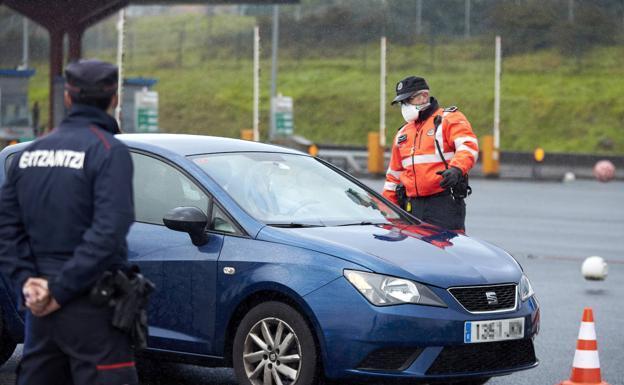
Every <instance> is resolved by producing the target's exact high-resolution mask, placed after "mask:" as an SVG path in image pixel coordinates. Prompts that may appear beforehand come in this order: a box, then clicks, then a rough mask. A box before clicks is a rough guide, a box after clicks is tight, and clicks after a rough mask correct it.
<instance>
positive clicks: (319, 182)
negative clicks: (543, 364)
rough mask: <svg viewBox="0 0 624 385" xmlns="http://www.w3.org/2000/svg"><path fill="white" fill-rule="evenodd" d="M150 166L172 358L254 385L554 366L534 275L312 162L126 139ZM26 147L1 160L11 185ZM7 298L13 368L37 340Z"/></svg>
mask: <svg viewBox="0 0 624 385" xmlns="http://www.w3.org/2000/svg"><path fill="white" fill-rule="evenodd" d="M118 138H120V139H121V140H122V141H123V142H125V143H126V144H127V145H128V147H129V148H130V150H131V152H132V158H133V161H134V166H135V179H134V193H135V206H136V223H134V225H133V226H132V228H131V230H130V233H129V235H128V245H129V257H130V259H131V262H133V263H135V264H137V265H139V266H140V268H141V270H142V271H143V272H144V274H145V275H146V276H147V277H149V278H150V279H151V280H152V281H153V282H154V283H155V284H156V286H157V290H156V292H155V293H154V295H153V296H152V299H151V302H150V309H149V324H150V327H149V347H148V349H147V351H146V354H148V355H149V356H151V357H153V358H156V359H163V360H176V361H183V362H191V363H195V364H201V365H208V366H231V367H233V368H234V371H235V374H236V376H237V378H238V381H239V382H240V384H245V385H273V384H275V385H282V384H283V385H310V384H315V383H318V382H319V381H321V379H323V378H326V379H333V380H338V381H339V382H343V381H347V380H355V381H360V380H371V379H372V380H380V381H382V380H391V381H395V380H401V379H405V380H408V381H410V382H411V383H417V382H431V381H433V382H436V383H437V382H452V383H458V384H483V383H485V382H486V381H487V380H488V379H489V378H490V377H492V376H499V375H506V374H510V373H513V372H516V371H518V370H523V369H530V368H534V367H536V366H537V365H538V360H537V358H536V357H535V351H534V347H533V340H534V338H535V336H536V335H537V333H538V330H539V319H540V311H539V304H538V302H537V299H536V298H535V295H534V293H533V289H532V288H531V284H530V282H529V279H528V278H527V277H526V275H525V274H524V273H523V271H522V267H521V266H520V265H519V264H518V263H517V262H516V260H514V258H512V257H511V256H510V255H509V254H508V253H506V252H505V251H503V250H501V249H499V248H497V247H495V246H492V245H489V244H487V243H485V242H482V241H479V240H476V239H474V238H471V237H468V236H466V235H462V234H460V233H457V232H453V231H449V230H445V229H442V228H439V227H435V226H432V225H429V224H427V223H424V222H421V221H419V220H418V219H417V218H415V217H412V216H410V215H409V214H407V213H405V212H404V211H402V210H400V209H399V208H397V207H396V206H394V205H393V204H392V203H390V202H389V201H387V200H386V199H384V198H383V197H382V196H381V195H380V194H378V193H377V192H375V191H372V190H371V189H370V188H368V187H366V186H365V185H363V184H362V183H360V182H358V181H357V180H356V179H354V178H353V177H351V176H349V175H348V174H346V173H344V172H342V171H341V170H339V169H337V168H336V167H334V166H332V165H331V164H328V163H326V162H324V161H322V160H320V159H317V158H314V157H311V156H309V155H307V154H304V153H301V152H298V151H294V150H290V149H286V148H281V147H277V146H272V145H267V144H261V143H254V142H247V141H240V140H234V139H226V138H216V137H207V136H191V135H170V134H124V135H119V136H118ZM24 146H25V145H24V144H20V145H15V146H11V147H8V148H6V149H4V150H3V151H2V152H1V153H0V162H1V166H2V167H0V181H3V180H4V176H5V174H4V173H5V170H6V169H7V166H8V164H9V163H10V162H13V161H15V159H17V158H18V157H19V152H20V150H22V149H23V148H24ZM11 293H13V290H11V288H10V287H9V285H8V282H7V281H6V279H3V282H2V284H1V285H0V304H1V307H2V308H1V310H2V332H1V336H0V341H1V346H0V359H2V360H6V359H8V358H9V357H10V355H11V353H12V352H13V350H14V348H15V344H16V343H19V342H20V341H22V340H23V315H22V314H20V312H19V311H18V310H17V306H16V303H15V299H14V298H13V296H12V295H11Z"/></svg>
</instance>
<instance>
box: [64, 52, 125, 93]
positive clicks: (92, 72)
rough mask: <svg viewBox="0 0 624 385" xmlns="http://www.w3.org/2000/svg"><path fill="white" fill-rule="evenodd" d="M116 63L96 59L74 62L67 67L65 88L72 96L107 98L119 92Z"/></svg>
mask: <svg viewBox="0 0 624 385" xmlns="http://www.w3.org/2000/svg"><path fill="white" fill-rule="evenodd" d="M118 76H119V70H118V68H117V66H116V65H113V64H111V63H107V62H104V61H100V60H95V59H83V60H79V61H76V62H72V63H70V64H69V65H67V68H66V69H65V78H66V79H67V83H66V85H65V89H66V90H67V91H68V92H69V93H70V95H72V96H79V97H88V98H105V97H108V96H112V95H114V94H115V93H116V92H117V81H118Z"/></svg>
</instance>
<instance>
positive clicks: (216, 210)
mask: <svg viewBox="0 0 624 385" xmlns="http://www.w3.org/2000/svg"><path fill="white" fill-rule="evenodd" d="M210 230H213V231H218V232H220V233H226V234H239V231H237V230H236V226H234V224H233V223H232V221H231V220H230V219H229V218H228V217H227V215H225V213H224V212H223V210H221V208H220V207H219V206H217V205H213V208H212V219H211V221H210Z"/></svg>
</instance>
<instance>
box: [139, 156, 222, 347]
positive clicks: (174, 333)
mask: <svg viewBox="0 0 624 385" xmlns="http://www.w3.org/2000/svg"><path fill="white" fill-rule="evenodd" d="M132 160H133V163H134V204H135V213H136V214H135V215H136V222H135V223H134V224H133V225H132V227H131V229H130V233H129V235H128V249H129V253H128V255H129V258H130V260H131V262H132V263H136V264H137V265H139V267H140V268H141V270H142V272H143V273H144V275H145V276H146V277H148V278H149V279H150V280H152V281H153V282H154V283H155V285H156V291H155V292H154V294H153V295H152V296H151V298H150V304H149V312H148V317H149V320H148V321H149V325H150V327H149V347H150V348H155V349H162V350H172V351H181V352H188V353H196V354H212V353H213V352H214V343H213V335H214V319H215V289H216V267H217V260H218V258H219V253H220V251H221V247H222V245H223V235H221V234H219V233H214V232H211V233H209V235H208V243H206V244H205V245H203V246H200V247H197V246H194V245H193V244H192V243H191V240H190V237H189V235H188V234H187V233H183V232H178V231H173V230H170V229H168V228H167V227H165V226H164V224H163V220H162V218H163V216H164V215H165V214H166V213H167V212H168V211H169V210H171V209H173V208H176V207H183V206H195V207H197V208H199V209H200V210H202V211H203V212H204V213H205V214H207V215H208V216H210V211H211V210H210V207H211V205H212V198H211V197H210V196H209V195H208V194H207V192H206V191H205V190H204V189H202V188H201V187H200V185H199V184H198V183H197V182H196V181H195V180H193V179H192V178H191V177H190V176H189V175H188V174H187V173H185V172H184V171H183V170H181V169H180V168H178V167H177V166H174V165H173V164H172V163H169V162H167V161H166V160H165V159H162V158H159V157H157V156H155V155H153V154H148V153H139V152H132Z"/></svg>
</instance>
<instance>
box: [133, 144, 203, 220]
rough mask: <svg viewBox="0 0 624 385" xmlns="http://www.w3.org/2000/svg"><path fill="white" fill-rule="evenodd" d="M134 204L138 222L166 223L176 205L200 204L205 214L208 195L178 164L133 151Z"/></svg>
mask: <svg viewBox="0 0 624 385" xmlns="http://www.w3.org/2000/svg"><path fill="white" fill-rule="evenodd" d="M132 161H133V163H134V179H133V187H134V207H135V216H136V220H137V221H138V222H147V223H154V224H159V225H162V224H163V220H162V219H163V217H164V216H165V214H166V213H167V212H168V211H169V210H171V209H174V208H176V207H184V206H187V207H197V208H198V209H200V210H201V211H202V212H204V213H206V210H207V209H208V196H207V195H206V194H205V193H204V192H203V191H202V190H201V189H200V188H199V187H198V186H197V185H196V184H195V183H194V182H193V181H192V180H190V179H189V178H188V177H187V176H186V175H184V174H183V173H182V172H180V171H179V170H178V169H176V168H175V167H173V166H171V165H170V164H167V163H165V162H163V161H161V160H159V159H156V158H152V157H150V156H147V155H143V154H137V153H132Z"/></svg>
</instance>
